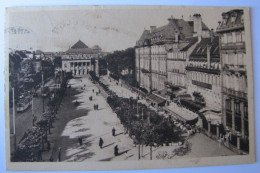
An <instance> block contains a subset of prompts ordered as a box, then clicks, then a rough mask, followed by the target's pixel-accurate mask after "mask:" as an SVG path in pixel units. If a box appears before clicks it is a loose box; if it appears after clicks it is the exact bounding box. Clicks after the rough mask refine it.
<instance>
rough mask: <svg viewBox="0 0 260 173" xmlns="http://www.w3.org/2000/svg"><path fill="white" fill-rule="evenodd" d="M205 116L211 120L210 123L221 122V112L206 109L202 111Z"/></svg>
mask: <svg viewBox="0 0 260 173" xmlns="http://www.w3.org/2000/svg"><path fill="white" fill-rule="evenodd" d="M203 115H204V116H205V118H206V119H207V120H208V121H209V120H210V121H211V124H221V123H222V118H221V113H216V112H213V111H206V112H204V113H203Z"/></svg>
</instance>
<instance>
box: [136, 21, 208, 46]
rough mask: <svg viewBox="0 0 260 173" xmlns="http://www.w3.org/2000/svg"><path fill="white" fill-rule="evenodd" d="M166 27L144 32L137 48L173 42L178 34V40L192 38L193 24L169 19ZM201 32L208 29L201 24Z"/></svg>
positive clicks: (137, 43)
mask: <svg viewBox="0 0 260 173" xmlns="http://www.w3.org/2000/svg"><path fill="white" fill-rule="evenodd" d="M168 21H169V23H168V24H167V25H164V26H161V27H158V28H155V29H153V30H144V32H143V33H142V35H141V37H140V38H139V40H138V41H137V42H136V45H137V46H142V45H145V43H146V44H150V42H152V43H154V42H158V41H159V42H160V41H171V40H175V34H176V33H178V35H179V39H180V40H188V38H192V37H193V31H194V22H193V21H185V20H183V19H175V18H172V17H171V18H169V19H168ZM202 30H208V31H209V28H208V27H207V26H206V25H205V24H204V23H203V22H202Z"/></svg>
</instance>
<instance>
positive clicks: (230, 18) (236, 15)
mask: <svg viewBox="0 0 260 173" xmlns="http://www.w3.org/2000/svg"><path fill="white" fill-rule="evenodd" d="M243 14H244V11H243V10H242V9H235V10H231V11H228V12H225V13H222V22H220V23H219V26H218V28H217V32H225V31H228V30H234V29H244V19H243Z"/></svg>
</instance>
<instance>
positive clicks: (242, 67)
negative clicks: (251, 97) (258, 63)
mask: <svg viewBox="0 0 260 173" xmlns="http://www.w3.org/2000/svg"><path fill="white" fill-rule="evenodd" d="M223 70H230V71H237V72H245V71H246V68H245V65H234V64H224V66H223Z"/></svg>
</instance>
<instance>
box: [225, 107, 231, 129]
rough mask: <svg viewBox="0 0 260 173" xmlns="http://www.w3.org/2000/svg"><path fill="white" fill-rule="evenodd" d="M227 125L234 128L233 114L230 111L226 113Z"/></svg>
mask: <svg viewBox="0 0 260 173" xmlns="http://www.w3.org/2000/svg"><path fill="white" fill-rule="evenodd" d="M226 125H227V126H228V127H232V114H231V112H228V111H226Z"/></svg>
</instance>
